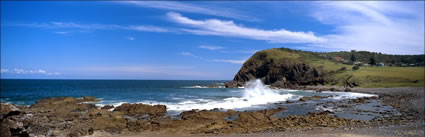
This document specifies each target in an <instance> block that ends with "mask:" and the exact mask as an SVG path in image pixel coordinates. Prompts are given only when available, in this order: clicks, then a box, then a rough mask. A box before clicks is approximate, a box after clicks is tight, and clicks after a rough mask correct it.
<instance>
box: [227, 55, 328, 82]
mask: <svg viewBox="0 0 425 137" xmlns="http://www.w3.org/2000/svg"><path fill="white" fill-rule="evenodd" d="M323 75H324V73H323V71H322V70H321V69H320V68H316V67H314V66H313V65H311V64H309V63H308V62H307V61H305V60H304V56H303V55H302V54H299V53H297V52H296V51H286V50H280V49H270V50H264V51H259V52H257V53H255V54H254V55H253V56H252V57H251V58H249V59H248V60H247V61H246V62H245V63H244V64H243V66H242V67H241V69H240V70H239V72H238V73H237V74H236V76H235V77H234V79H233V82H230V83H227V84H226V87H237V86H242V85H243V84H244V83H245V82H247V81H249V80H253V79H261V80H262V81H263V82H264V83H265V84H267V85H272V86H276V87H282V88H287V87H292V86H301V85H317V84H323V83H324V82H325V81H324V78H323Z"/></svg>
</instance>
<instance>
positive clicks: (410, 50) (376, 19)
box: [309, 1, 424, 54]
mask: <svg viewBox="0 0 425 137" xmlns="http://www.w3.org/2000/svg"><path fill="white" fill-rule="evenodd" d="M314 4H315V5H314V7H315V9H314V12H313V13H312V15H313V17H315V18H316V19H317V20H319V21H321V22H322V23H325V24H330V25H334V26H335V27H336V29H335V33H334V34H330V35H327V36H324V37H325V38H326V39H328V40H327V41H326V42H323V43H319V44H317V43H316V44H312V45H309V46H310V47H313V48H317V47H320V48H324V49H332V50H368V51H375V52H384V53H391V54H423V53H424V14H423V11H424V7H423V5H424V2H423V1H418V2H397V1H356V2H349V1H344V2H333V1H332V2H330V1H329V2H315V3H314Z"/></svg>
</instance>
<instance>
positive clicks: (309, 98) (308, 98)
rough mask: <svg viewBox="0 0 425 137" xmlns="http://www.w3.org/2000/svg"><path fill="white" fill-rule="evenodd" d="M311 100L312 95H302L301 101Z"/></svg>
mask: <svg viewBox="0 0 425 137" xmlns="http://www.w3.org/2000/svg"><path fill="white" fill-rule="evenodd" d="M308 100H311V97H301V98H300V99H299V101H308Z"/></svg>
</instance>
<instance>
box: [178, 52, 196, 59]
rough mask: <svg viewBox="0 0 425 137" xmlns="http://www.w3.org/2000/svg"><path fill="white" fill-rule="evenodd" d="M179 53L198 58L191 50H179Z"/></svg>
mask: <svg viewBox="0 0 425 137" xmlns="http://www.w3.org/2000/svg"><path fill="white" fill-rule="evenodd" d="M180 55H183V56H190V57H195V58H199V56H196V55H194V54H193V53H191V52H186V51H183V52H180Z"/></svg>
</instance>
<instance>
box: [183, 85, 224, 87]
mask: <svg viewBox="0 0 425 137" xmlns="http://www.w3.org/2000/svg"><path fill="white" fill-rule="evenodd" d="M182 88H226V87H225V86H223V85H214V86H202V85H195V86H184V87H182Z"/></svg>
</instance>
